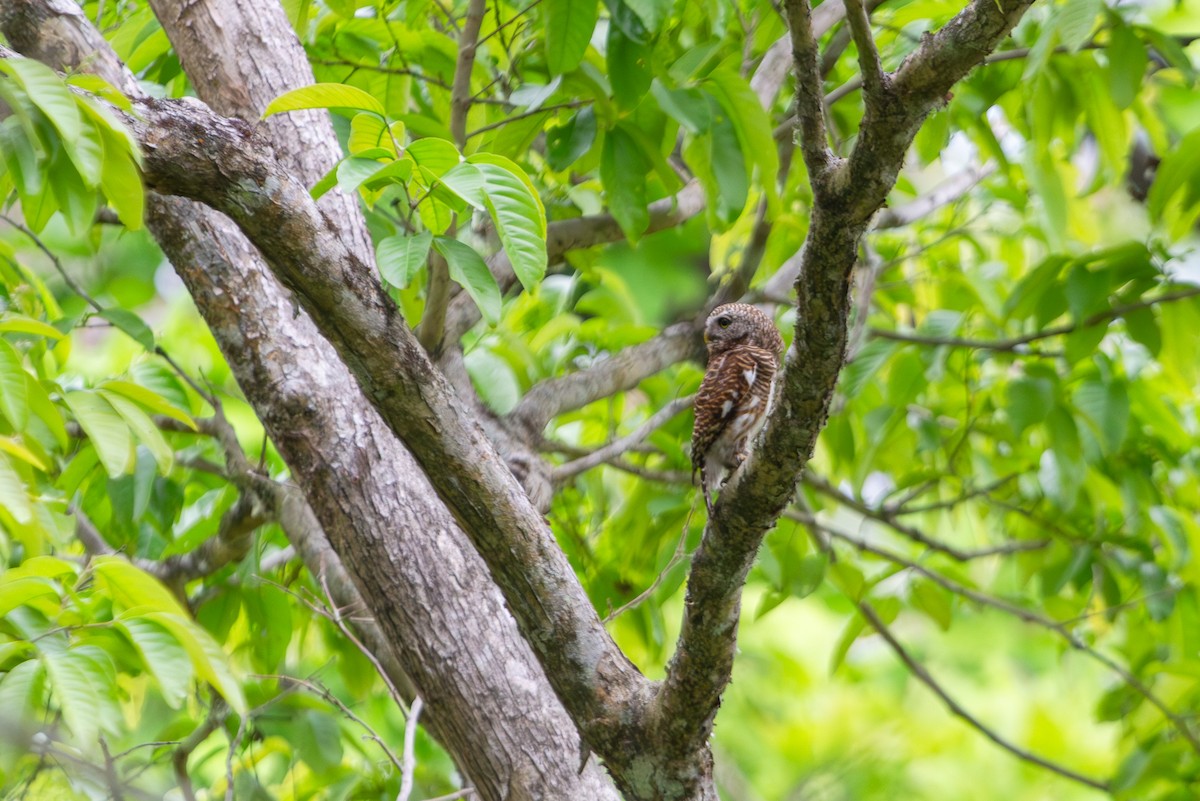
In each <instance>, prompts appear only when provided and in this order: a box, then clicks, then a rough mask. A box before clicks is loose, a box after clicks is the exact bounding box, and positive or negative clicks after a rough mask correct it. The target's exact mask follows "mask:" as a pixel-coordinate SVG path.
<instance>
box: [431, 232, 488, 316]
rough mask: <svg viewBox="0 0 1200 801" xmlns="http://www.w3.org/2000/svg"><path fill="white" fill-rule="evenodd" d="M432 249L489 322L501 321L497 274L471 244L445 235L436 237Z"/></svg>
mask: <svg viewBox="0 0 1200 801" xmlns="http://www.w3.org/2000/svg"><path fill="white" fill-rule="evenodd" d="M433 247H434V249H435V250H436V251H437V252H438V253H440V254H442V257H443V258H445V259H446V264H447V266H448V267H449V268H450V277H451V278H452V279H454V281H455V282H457V283H458V284H460V285H461V286H462V287H463V288H464V289H466V290H467V294H468V295H470V296H471V300H473V301H475V305H476V306H478V307H479V311H480V312H482V313H483V319H484V320H485V321H486V322H487V324H488V325H495V324H496V323H498V322H499V321H500V312H501V309H502V306H503V301H502V299H501V297H500V287H499V286H498V285H497V284H496V278H495V276H493V275H492V272H491V270H489V269H488V266H487V264H486V263H485V262H484V260H483V259H482V258H481V257H480V255H479V254H478V253H476V252H475V249H474V248H472V247H471V246H470V245H467V244H465V243H463V242H459V241H458V240H457V239H451V238H449V237H445V236H439V237H435V238H434V240H433Z"/></svg>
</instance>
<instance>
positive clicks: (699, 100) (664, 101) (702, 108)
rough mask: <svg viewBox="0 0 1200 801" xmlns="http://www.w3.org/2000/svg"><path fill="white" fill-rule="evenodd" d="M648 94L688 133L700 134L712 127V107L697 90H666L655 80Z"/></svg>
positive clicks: (705, 97) (702, 93)
mask: <svg viewBox="0 0 1200 801" xmlns="http://www.w3.org/2000/svg"><path fill="white" fill-rule="evenodd" d="M650 93H651V94H652V95H654V98H655V100H657V101H658V105H659V107H660V108H661V109H662V110H663V111H665V112H666V113H667V114H669V115H670V116H671V117H672V118H673V119H674V120H675V121H676V122H678V123H679V124H680V125H682V126H683V127H684V129H685V130H687V132H688V133H690V134H693V135H697V134H702V133H704V132H705V131H707V130H708V128H709V126H710V125H712V107H711V105H710V104H709V100H708V97H707V96H706V95H705V94H704V92H702V91H700V90H699V89H696V88H688V89H668V88H667V87H666V86H664V85H663V84H662V82H661V81H659V80H658V79H657V78H656V79H655V80H654V82H653V83H651V84H650Z"/></svg>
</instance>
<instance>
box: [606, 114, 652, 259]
mask: <svg viewBox="0 0 1200 801" xmlns="http://www.w3.org/2000/svg"><path fill="white" fill-rule="evenodd" d="M649 167H650V165H649V164H647V163H646V160H645V156H643V155H642V151H641V148H639V147H638V146H637V143H636V142H634V141H633V137H631V136H630V135H629V134H627V133H626V132H625V131H624V130H622V129H621V128H615V129H613V130H611V131H609V132H608V134H607V136H605V138H604V153H603V155H602V156H601V158H600V180H601V181H602V182H603V183H604V193H605V195H606V201H607V202H606V205H607V206H608V210H609V212H610V213H611V214H612V215H613V217H614V218H616V221H617V224H618V225H620V226H621V230H622V231H623V232H624V233H625V236H626V237H627V238H628V239H629V240H630V241H631V242H636V241H637V240H638V239H639V238H641V236H642V234H644V233H645V232H646V229H647V228H648V227H649V226H650V212H649V211H648V210H647V208H646V172H647V171H648V170H649Z"/></svg>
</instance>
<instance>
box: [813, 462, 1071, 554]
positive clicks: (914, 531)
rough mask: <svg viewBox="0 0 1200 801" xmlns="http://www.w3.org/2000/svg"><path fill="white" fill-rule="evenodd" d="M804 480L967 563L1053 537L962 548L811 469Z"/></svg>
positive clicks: (1032, 547)
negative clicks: (860, 496)
mask: <svg viewBox="0 0 1200 801" xmlns="http://www.w3.org/2000/svg"><path fill="white" fill-rule="evenodd" d="M800 480H801V481H802V482H803V483H804V484H805V485H807V486H809V487H812V488H813V489H815V490H816V491H817V492H819V493H821V494H822V495H824V496H826V497H828V498H832V499H833V500H835V501H837V502H838V503H840V504H842V505H843V506H846V507H848V508H850V509H853V510H854V511H856V512H858V513H859V514H860V515H862V516H864V517H868V518H870V519H872V520H875V521H877V522H880V523H883V524H884V525H886V526H887V527H888V528H890V529H892V530H893V531H895V532H896V533H897V534H899V535H901V536H903V537H906V538H907V539H910V540H912V541H913V542H916V543H920V544H921V545H924V546H925V547H926V548H929V549H930V550H934V551H938V552H940V553H944V554H946V555H947V556H949V557H950V558H952V559H955V560H957V561H959V562H967V561H970V560H972V559H981V558H983V557H987V556H997V555H1000V554H1006V553H1017V552H1020V551H1036V550H1039V549H1041V548H1045V547H1046V546H1047V545H1048V544H1049V540H1017V541H1014V542H1008V543H1005V544H1003V545H994V546H992V547H989V548H978V549H975V550H966V549H963V548H958V547H955V546H953V545H948V544H946V543H944V542H941V541H940V540H935V539H933V538H932V537H930V536H929V535H928V534H926V533H925V532H923V531H921V530H920V529H918V528H915V527H914V526H910V525H908V524H906V523H903V522H901V521H899V520H897V519H896V515H895V513H893V512H889V511H887V510H885V509H876V508H875V507H873V506H869V505H867V504H865V503H863V502H862V501H860V500H858V499H857V498H854V497H851V496H850V495H847V494H846V493H844V492H842V491H841V490H839V489H838V488H837V487H835V486H833V485H832V484H830V483H829V482H828V481H826V480H825V479H823V478H821V477H820V476H817V475H814V474H813V473H811V472H805V473H804V475H803V476H802V477H801V479H800Z"/></svg>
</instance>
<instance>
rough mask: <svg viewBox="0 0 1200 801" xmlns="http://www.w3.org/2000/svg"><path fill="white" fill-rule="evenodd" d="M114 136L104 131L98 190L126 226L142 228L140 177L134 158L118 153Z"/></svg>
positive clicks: (143, 202) (133, 229) (143, 207)
mask: <svg viewBox="0 0 1200 801" xmlns="http://www.w3.org/2000/svg"><path fill="white" fill-rule="evenodd" d="M120 150H121V144H120V140H119V139H118V137H117V136H115V135H114V134H113V133H111V132H109V131H105V132H104V161H103V163H102V164H101V170H100V189H101V191H102V192H103V193H104V197H105V198H106V199H107V200H108V202H109V205H111V206H112V208H113V211H115V212H116V213H117V216H118V217H120V218H121V222H122V223H123V224H124V225H125V227H126V228H128V229H130V230H132V231H137V230H140V229H141V227H142V215H143V212H144V210H145V202H146V199H145V193H144V191H143V189H142V176H141V174H140V173H139V172H138V168H137V164H136V163H135V162H134V159H133V158H131V157H130V156H128V155H125V154H124V153H121V152H120Z"/></svg>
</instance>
